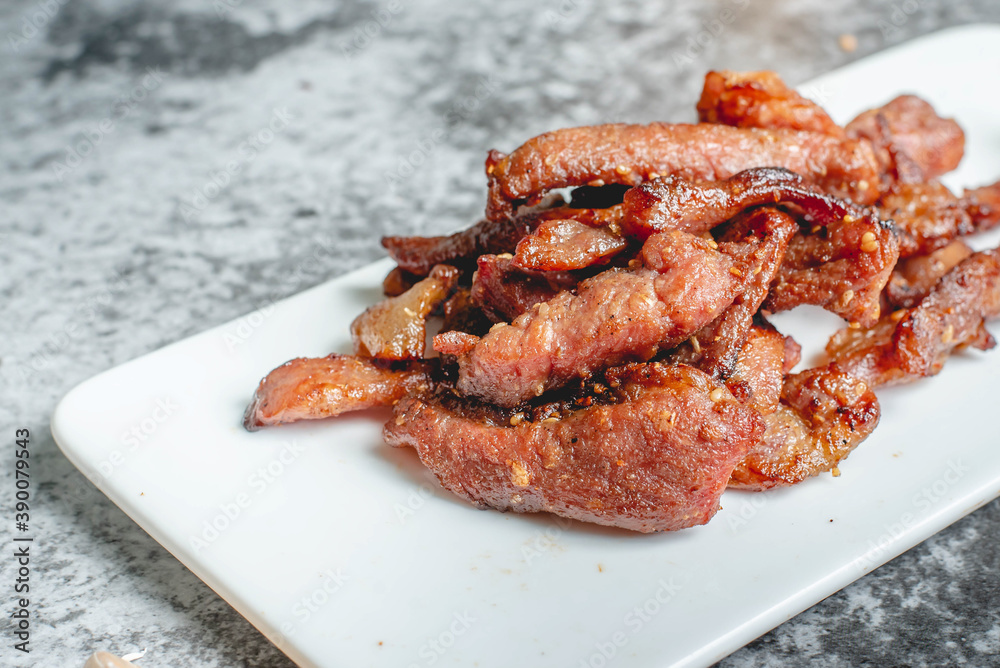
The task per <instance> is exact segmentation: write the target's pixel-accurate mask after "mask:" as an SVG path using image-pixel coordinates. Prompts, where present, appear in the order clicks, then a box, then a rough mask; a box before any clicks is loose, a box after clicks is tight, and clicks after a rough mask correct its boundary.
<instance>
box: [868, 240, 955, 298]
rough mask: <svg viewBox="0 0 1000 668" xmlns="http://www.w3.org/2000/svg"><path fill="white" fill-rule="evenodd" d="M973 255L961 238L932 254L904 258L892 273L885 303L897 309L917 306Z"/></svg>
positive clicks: (886, 290) (885, 292)
mask: <svg viewBox="0 0 1000 668" xmlns="http://www.w3.org/2000/svg"><path fill="white" fill-rule="evenodd" d="M970 255H972V249H971V248H969V245H968V244H967V243H965V242H964V241H962V240H961V239H955V240H954V241H952V242H951V243H949V244H948V245H947V246H944V247H942V248H939V249H937V250H936V251H934V252H932V253H930V254H929V255H917V256H914V257H909V258H906V259H905V260H903V259H901V260H900V261H899V262H897V263H896V267H895V268H894V269H893V270H892V276H890V277H889V282H888V283H886V286H885V291H884V292H883V293H882V295H883V297H884V298H885V300H886V303H887V304H888V306H890V307H891V308H890V309H889V310H895V309H899V308H911V307H913V306H916V305H917V304H919V303H920V302H921V301H923V299H924V297H926V296H927V295H929V294H930V292H931V290H933V289H934V286H935V285H937V283H938V281H940V280H941V277H942V276H944V275H945V274H947V273H948V272H949V271H951V270H952V268H953V267H955V265H957V264H958V263H959V262H961V261H962V260H964V259H965V258H967V257H969V256H970Z"/></svg>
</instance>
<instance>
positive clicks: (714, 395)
mask: <svg viewBox="0 0 1000 668" xmlns="http://www.w3.org/2000/svg"><path fill="white" fill-rule="evenodd" d="M725 395H726V391H725V390H723V389H722V388H721V387H717V388H715V389H714V390H712V391H711V392H710V393H709V394H708V398H709V399H711V400H712V401H722V397H724V396H725Z"/></svg>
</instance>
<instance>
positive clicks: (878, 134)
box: [847, 95, 965, 183]
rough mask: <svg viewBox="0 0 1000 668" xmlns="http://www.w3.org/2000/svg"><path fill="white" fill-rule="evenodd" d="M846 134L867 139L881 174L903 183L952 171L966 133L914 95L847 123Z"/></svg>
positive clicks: (904, 96)
mask: <svg viewBox="0 0 1000 668" xmlns="http://www.w3.org/2000/svg"><path fill="white" fill-rule="evenodd" d="M847 133H848V135H849V136H851V137H857V138H864V139H868V140H870V141H871V142H872V144H873V145H874V146H875V148H876V154H877V156H878V159H879V164H881V165H882V171H883V172H885V173H887V174H889V175H890V176H891V177H892V178H893V179H894V180H896V181H900V182H902V183H921V182H925V181H931V180H933V179H936V178H937V177H939V176H941V175H942V174H945V173H947V172H950V171H951V170H953V169H955V167H957V166H958V163H959V161H960V160H961V159H962V154H963V153H964V152H965V133H964V132H962V128H961V127H959V125H958V123H956V122H955V121H954V120H952V119H950V118H941V117H940V116H938V115H937V112H935V111H934V107H932V106H931V105H930V104H929V103H928V102H925V101H924V100H921V99H920V98H919V97H916V96H914V95H901V96H899V97H897V98H896V99H894V100H892V101H891V102H889V103H888V104H886V105H885V106H884V107H879V108H878V109H870V110H869V111H866V112H864V113H863V114H861V115H860V116H858V117H857V118H855V119H854V120H853V121H851V122H850V123H848V124H847Z"/></svg>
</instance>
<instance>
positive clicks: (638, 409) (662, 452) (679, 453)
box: [384, 364, 764, 532]
mask: <svg viewBox="0 0 1000 668" xmlns="http://www.w3.org/2000/svg"><path fill="white" fill-rule="evenodd" d="M612 382H617V384H618V386H617V388H615V389H614V390H610V391H609V392H607V393H606V394H607V395H610V394H614V395H615V399H616V402H615V403H612V404H603V403H601V404H594V405H592V406H590V407H589V408H582V409H580V410H575V411H571V412H568V413H567V414H564V415H560V416H558V417H556V416H552V417H549V418H547V419H546V420H543V421H541V422H528V421H520V422H518V423H517V424H516V426H514V425H511V424H510V422H509V421H508V422H506V423H498V422H496V421H493V420H488V419H483V417H482V416H481V414H479V413H478V412H473V413H472V415H469V414H467V412H466V411H464V410H463V408H462V405H461V403H459V402H460V401H461V400H453V402H454V403H456V404H458V405H457V406H456V405H448V404H446V403H445V402H446V401H447V397H444V396H443V397H439V398H434V399H424V398H419V397H408V398H406V399H403V400H402V401H400V402H399V404H397V405H396V408H395V411H394V417H393V418H392V419H390V420H389V421H388V422H387V423H386V426H385V431H384V434H385V440H386V442H388V443H389V444H390V445H394V446H397V447H400V446H411V447H413V448H415V449H416V450H417V453H418V454H419V455H420V459H421V461H423V463H424V465H426V466H427V467H428V468H429V469H430V470H431V471H433V472H434V474H435V475H436V476H437V478H438V480H439V481H440V482H441V485H442V486H443V487H445V488H446V489H448V490H450V491H452V492H453V493H455V494H457V495H458V496H460V497H462V498H464V499H467V500H468V501H471V502H472V503H475V504H477V505H478V506H480V507H491V508H495V509H497V510H502V511H508V510H510V511H515V512H540V511H547V512H551V513H556V514H558V515H562V516H564V517H570V518H573V519H577V520H582V521H585V522H595V523H597V524H604V525H609V526H615V527H621V528H623V529H630V530H632V531H641V532H653V531H673V530H677V529H683V528H685V527H690V526H695V525H698V524H704V523H705V522H707V521H708V520H709V519H710V518H711V517H712V516H713V515H714V514H715V513H716V511H717V510H718V509H719V497H720V495H721V494H722V492H723V490H724V489H725V486H726V483H727V481H728V479H729V475H730V473H731V471H732V470H733V467H734V466H735V464H736V462H738V461H739V460H740V459H741V458H742V457H743V456H744V455H745V454H746V452H747V451H749V449H750V448H751V447H752V446H753V445H754V444H755V443H756V442H757V439H759V438H760V435H761V433H762V432H763V430H764V425H763V423H762V421H761V418H760V416H759V415H758V414H757V412H756V411H755V410H753V409H752V408H749V407H747V406H744V405H743V404H741V403H740V402H739V401H736V400H735V399H734V398H733V396H732V394H731V393H730V392H729V390H727V389H726V388H725V387H724V386H721V385H717V384H716V383H715V382H714V381H712V380H711V379H710V378H709V377H708V376H707V375H705V374H703V373H701V372H699V371H697V370H696V369H693V368H691V367H685V366H662V365H656V364H650V365H641V366H640V367H639V368H635V367H633V368H630V369H624V370H620V371H619V372H618V377H617V378H615V379H614V380H613V381H612Z"/></svg>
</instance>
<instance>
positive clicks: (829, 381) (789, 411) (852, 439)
mask: <svg viewBox="0 0 1000 668" xmlns="http://www.w3.org/2000/svg"><path fill="white" fill-rule="evenodd" d="M879 416H880V409H879V405H878V399H876V398H875V393H874V392H872V391H871V389H870V388H869V387H868V386H867V385H866V384H865V383H864V382H862V381H860V380H858V379H856V378H854V377H853V376H851V375H850V374H848V373H845V372H844V371H843V370H841V369H839V368H837V366H836V365H830V366H826V367H820V368H817V369H809V370H808V371H803V372H802V373H797V374H794V375H791V376H789V377H788V378H787V379H786V380H785V382H784V385H783V387H782V390H781V404H780V405H779V406H778V408H777V410H776V411H775V412H773V413H771V414H770V415H767V416H765V417H764V422H765V423H766V425H767V429H766V431H765V432H764V436H763V438H762V439H761V441H760V443H759V444H758V445H757V446H755V447H754V448H753V449H752V450H751V451H750V452H749V453H748V454H747V456H746V457H745V458H744V459H743V460H742V461H741V462H740V463H739V465H738V466H737V467H736V469H735V470H734V471H733V475H732V478H731V479H730V481H729V486H730V487H732V488H734V489H749V490H764V489H770V488H772V487H779V486H784V485H794V484H796V483H798V482H801V481H803V480H805V479H806V478H809V477H812V476H815V475H819V474H820V473H823V472H825V471H830V470H833V469H834V468H835V467H836V466H837V464H838V463H839V462H840V461H842V460H843V459H844V458H845V457H847V455H848V454H850V453H851V451H852V450H854V448H856V447H857V446H858V445H859V444H860V443H861V442H862V441H864V440H865V439H866V438H868V436H869V435H870V434H871V433H872V431H874V429H875V427H876V425H877V424H878V421H879Z"/></svg>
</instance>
